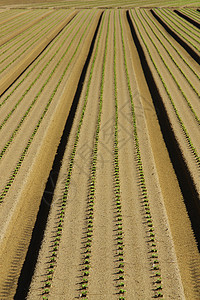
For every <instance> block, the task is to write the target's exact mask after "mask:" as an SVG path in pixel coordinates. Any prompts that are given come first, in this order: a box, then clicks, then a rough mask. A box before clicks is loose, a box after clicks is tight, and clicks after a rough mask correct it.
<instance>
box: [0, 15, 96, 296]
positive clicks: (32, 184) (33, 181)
mask: <svg viewBox="0 0 200 300" xmlns="http://www.w3.org/2000/svg"><path fill="white" fill-rule="evenodd" d="M96 22H97V21H96ZM94 30H95V23H94V25H93V26H92V27H91V29H90V30H89V32H88V34H87V37H86V38H85V41H86V43H85V45H84V46H83V47H82V51H83V52H81V55H80V53H77V57H76V63H75V64H74V67H73V72H72V71H71V72H70V74H69V75H68V81H67V83H68V86H67V90H65V91H64V90H63V88H64V87H63V88H62V90H61V91H60V96H58V100H59V101H58V100H57V101H58V102H57V103H56V102H55V105H54V108H50V113H49V115H48V117H47V118H46V120H45V122H43V123H42V125H41V129H40V131H39V132H38V135H37V136H36V139H35V141H34V144H33V146H32V147H31V149H30V152H29V153H28V155H27V159H26V160H25V162H24V165H23V167H22V169H21V170H20V173H19V174H18V177H17V178H16V181H15V183H14V184H16V186H15V189H11V190H10V192H9V195H8V197H7V199H6V200H7V202H6V201H5V202H4V203H3V204H2V205H1V217H2V216H4V218H3V219H4V220H5V215H6V214H5V213H4V212H5V210H7V208H8V207H9V206H10V204H11V202H12V200H14V203H13V206H12V207H11V209H10V211H9V212H8V213H7V220H6V221H7V222H6V224H4V228H3V229H5V227H6V231H5V230H4V231H3V232H2V233H3V235H2V233H1V283H0V287H1V290H0V297H1V299H13V295H14V292H15V289H16V284H17V277H18V276H19V272H20V270H21V267H22V264H23V260H24V258H25V254H26V251H27V247H28V243H29V241H30V237H31V232H32V227H33V225H34V222H35V218H36V214H37V210H38V206H39V200H40V199H41V196H42V193H43V190H44V185H45V182H46V180H47V177H48V174H49V171H50V168H51V165H52V162H53V159H54V155H55V151H56V149H57V145H58V143H59V140H60V136H61V134H62V130H63V127H64V124H65V122H66V118H67V116H68V112H69V109H70V106H71V101H72V99H73V97H74V94H75V91H76V86H77V83H78V80H79V77H80V72H81V70H82V67H83V64H84V62H85V57H86V55H87V52H88V50H89V45H90V43H91V39H92V37H93V34H94ZM79 52H80V50H79ZM58 119H59V122H58ZM55 125H56V126H55ZM41 140H42V142H41ZM17 187H18V188H17ZM16 191H17V193H16ZM9 200H11V201H9ZM24 201H25V203H26V205H24ZM24 216H26V218H25V219H26V221H27V225H25V224H24ZM3 219H2V218H1V220H2V221H1V222H3ZM22 224H24V226H22ZM16 232H17V234H16ZM13 238H15V240H16V241H15V242H14V243H13ZM18 245H20V246H19V247H18ZM21 246H23V247H21ZM8 249H9V250H8ZM5 257H6V259H5ZM2 258H4V259H3V260H2ZM11 287H12V288H11Z"/></svg>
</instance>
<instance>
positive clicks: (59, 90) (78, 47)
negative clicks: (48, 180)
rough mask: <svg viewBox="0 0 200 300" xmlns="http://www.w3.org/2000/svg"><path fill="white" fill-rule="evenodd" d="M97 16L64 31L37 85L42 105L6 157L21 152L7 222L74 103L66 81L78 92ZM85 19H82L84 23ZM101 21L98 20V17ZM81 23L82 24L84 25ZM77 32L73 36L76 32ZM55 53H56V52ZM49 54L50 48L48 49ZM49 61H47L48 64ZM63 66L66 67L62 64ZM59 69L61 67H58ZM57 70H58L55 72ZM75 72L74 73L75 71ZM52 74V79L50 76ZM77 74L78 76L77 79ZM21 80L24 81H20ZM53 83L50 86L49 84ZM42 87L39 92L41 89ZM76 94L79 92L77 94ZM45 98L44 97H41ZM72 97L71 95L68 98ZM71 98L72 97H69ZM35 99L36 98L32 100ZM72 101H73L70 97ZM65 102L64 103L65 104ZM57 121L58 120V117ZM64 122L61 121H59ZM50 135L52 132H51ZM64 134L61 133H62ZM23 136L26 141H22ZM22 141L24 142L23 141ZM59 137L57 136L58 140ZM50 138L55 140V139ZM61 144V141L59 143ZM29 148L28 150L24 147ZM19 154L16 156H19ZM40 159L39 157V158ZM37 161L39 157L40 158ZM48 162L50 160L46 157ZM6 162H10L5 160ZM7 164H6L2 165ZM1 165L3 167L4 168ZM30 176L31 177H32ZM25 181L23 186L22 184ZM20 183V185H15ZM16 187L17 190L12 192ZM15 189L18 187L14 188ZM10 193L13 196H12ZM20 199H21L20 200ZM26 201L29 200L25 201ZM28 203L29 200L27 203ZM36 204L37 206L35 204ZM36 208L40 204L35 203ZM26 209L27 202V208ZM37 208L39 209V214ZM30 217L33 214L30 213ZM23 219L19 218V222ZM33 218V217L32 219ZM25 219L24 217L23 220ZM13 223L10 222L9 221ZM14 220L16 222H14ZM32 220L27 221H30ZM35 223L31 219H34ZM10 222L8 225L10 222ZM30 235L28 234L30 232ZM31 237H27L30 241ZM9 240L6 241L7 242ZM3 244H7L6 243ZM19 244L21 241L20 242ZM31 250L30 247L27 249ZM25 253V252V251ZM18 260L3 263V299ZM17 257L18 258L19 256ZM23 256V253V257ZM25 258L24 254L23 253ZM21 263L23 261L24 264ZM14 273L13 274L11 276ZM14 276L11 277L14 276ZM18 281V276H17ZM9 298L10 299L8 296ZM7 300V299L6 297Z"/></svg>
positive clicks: (5, 206)
mask: <svg viewBox="0 0 200 300" xmlns="http://www.w3.org/2000/svg"><path fill="white" fill-rule="evenodd" d="M95 15H99V13H98V12H96V13H95V12H94V11H87V12H83V13H80V15H79V16H78V17H77V19H76V20H75V21H74V22H73V24H72V25H70V24H69V25H68V28H66V30H64V35H63V36H62V37H61V40H62V43H61V45H60V43H59V39H57V43H56V44H55V45H54V49H53V48H52V54H53V52H54V51H55V50H58V49H59V47H60V49H61V51H60V52H61V53H59V55H58V57H57V59H56V61H54V60H52V62H53V64H52V65H51V68H52V66H53V68H52V69H51V73H50V75H49V74H48V72H47V74H43V75H44V77H43V78H42V80H41V82H40V84H39V85H36V86H35V89H34V92H33V94H34V93H36V94H37V93H38V91H39V89H40V85H42V87H43V88H42V90H41V92H40V95H38V105H37V108H34V109H33V112H32V113H31V114H30V115H29V117H28V118H27V120H26V121H25V122H24V123H25V124H23V126H22V128H21V130H20V132H19V133H18V135H17V137H16V140H15V141H14V143H12V147H13V148H12V149H10V151H9V153H8V154H7V155H6V157H7V158H8V160H9V157H10V155H11V154H12V155H13V160H12V159H11V160H12V164H13V165H16V161H17V158H18V154H17V151H18V152H19V160H18V162H17V165H16V167H15V168H14V171H13V166H12V165H10V169H11V173H12V176H11V177H10V178H9V179H8V174H9V170H8V169H7V170H6V171H5V172H7V176H5V177H7V179H8V180H9V182H10V183H11V186H10V185H8V184H7V186H9V191H8V190H7V189H6V190H5V189H4V191H7V193H6V196H7V201H4V202H3V203H2V204H1V215H0V219H1V220H3V215H4V218H5V215H7V216H9V218H8V219H10V218H13V219H15V217H16V216H15V214H17V211H18V209H19V208H18V206H20V205H21V203H20V202H19V201H17V200H18V199H17V200H16V197H17V196H18V194H17V193H16V190H15V197H14V198H15V199H13V197H11V196H10V195H12V193H13V189H14V188H16V185H17V183H18V185H17V186H18V187H20V188H21V187H22V186H23V184H24V180H23V179H22V177H23V176H25V178H26V180H29V177H28V176H27V174H28V173H29V172H30V169H29V168H30V166H31V164H33V163H34V160H35V158H34V159H33V157H34V153H37V152H39V150H40V148H43V143H41V141H43V139H44V138H45V139H47V138H48V136H46V131H48V132H49V127H52V126H53V123H54V121H55V114H57V117H59V116H58V111H59V110H60V108H59V109H58V107H64V108H66V107H67V106H70V103H69V104H68V103H65V102H66V100H65V98H64V97H63V96H62V94H63V89H64V87H65V86H66V82H68V80H69V83H68V84H69V85H70V86H69V87H68V90H69V89H71V90H75V87H74V86H71V84H72V82H74V81H73V79H74V80H75V81H76V82H77V80H78V77H79V76H80V62H81V64H83V63H84V60H85V57H86V51H88V48H89V43H90V41H91V37H92V36H93V32H94V28H95V24H96V20H95V17H94V16H95ZM81 19H82V20H81ZM97 20H98V18H97ZM80 21H81V22H80ZM73 30H76V33H74V32H73ZM72 32H73V33H72ZM84 41H89V43H88V42H87V44H86V45H84ZM84 48H85V51H84V52H82V49H84ZM53 50H54V51H53ZM46 51H48V48H47V49H46ZM46 62H47V61H46ZM61 62H62V63H63V64H62V63H61ZM56 66H57V68H55V67H56ZM58 66H59V67H58ZM54 69H55V70H54ZM73 71H74V72H73ZM46 75H48V77H49V76H50V77H49V79H48V77H46ZM74 75H75V76H74ZM19 80H20V79H19ZM49 82H50V83H51V84H50V85H51V86H50V85H49V84H48V83H49ZM38 87H39V89H38ZM43 91H44V92H46V93H45V96H44V95H43ZM74 92H75V91H74ZM40 97H41V98H40ZM67 97H68V95H67ZM68 98H69V97H68ZM32 100H33V97H32ZM69 101H71V99H70V98H69ZM63 102H64V103H63ZM61 114H62V118H66V117H67V116H65V114H63V112H61ZM56 119H57V118H56ZM57 121H58V122H59V123H60V120H57ZM58 130H60V128H58V129H57V131H58ZM49 134H50V132H49ZM59 134H60V133H59ZM22 137H23V138H22ZM20 138H21V139H20ZM56 138H57V137H56ZM18 139H20V140H21V145H20V143H19V140H18ZM48 139H50V140H51V137H49V138H48ZM57 142H58V141H57ZM24 146H25V148H24ZM15 154H16V155H15ZM36 156H37V155H36ZM36 158H37V157H36ZM44 159H47V157H45V158H44ZM5 160H6V159H5ZM3 163H4V162H3V161H2V164H3ZM2 164H1V165H2ZM29 176H30V175H29ZM14 179H16V182H14ZM20 179H21V185H20V183H19V181H20ZM15 183H16V184H15ZM12 186H13V189H12ZM14 186H15V187H14ZM9 193H10V194H9ZM4 196H5V194H4ZM9 196H10V197H9ZM18 198H19V197H18ZM24 200H25V202H26V199H24ZM27 201H28V200H27ZM33 205H34V203H33ZM35 205H36V204H35ZM24 206H26V203H25V205H24ZM9 207H12V211H11V213H12V214H11V213H10V210H8V209H9ZM37 208H38V207H37V206H35V209H36V213H37ZM32 212H33V213H34V206H33V207H32V206H31V207H30V215H31V214H32ZM28 214H29V212H28ZM20 218H21V216H20V217H19V219H20ZM30 218H31V216H30ZM28 219H29V218H28ZM22 220H23V218H22ZM8 221H9V220H8ZM11 221H12V219H11ZM28 221H29V220H27V222H28ZM30 221H31V220H30ZM7 223H8V222H7ZM7 223H6V224H4V226H2V228H1V230H2V231H3V234H4V235H5V236H6V232H5V230H4V228H3V227H5V226H7V227H9V224H7ZM11 225H12V224H11ZM22 227H23V231H25V230H26V228H24V226H22ZM27 234H28V232H27ZM20 238H22V237H21V236H20V235H19V237H18V236H17V239H20ZM28 238H29V237H27V240H28ZM5 241H6V239H5ZM2 242H3V241H2ZM16 242H18V241H16ZM25 249H27V245H26V247H25ZM12 251H13V249H10V251H9V255H10V256H11V254H12ZM20 251H22V249H20ZM23 251H24V250H23ZM13 255H14V257H13V258H12V259H13V260H11V261H9V262H7V263H8V267H7V268H6V266H4V265H5V264H3V266H2V267H5V268H6V272H4V276H3V277H2V278H1V281H2V282H3V283H4V285H1V290H0V293H1V298H2V299H4V298H5V297H8V295H9V293H10V291H9V290H5V288H4V290H3V286H4V287H5V286H6V285H7V284H9V278H10V276H11V275H10V274H11V273H12V276H13V274H16V273H17V272H18V271H19V270H17V268H18V266H16V265H15V262H18V260H19V258H18V256H19V253H18V251H17V252H16V251H15V252H13ZM15 255H17V258H16V257H15ZM21 255H22V254H20V257H21ZM23 256H24V253H23ZM20 264H21V261H20ZM9 272H10V273H9ZM12 276H11V277H12ZM15 278H16V275H15ZM15 284H16V279H15ZM6 295H7V296H6ZM6 299H7V298H6Z"/></svg>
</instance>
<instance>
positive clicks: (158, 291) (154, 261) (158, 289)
mask: <svg viewBox="0 0 200 300" xmlns="http://www.w3.org/2000/svg"><path fill="white" fill-rule="evenodd" d="M120 27H121V36H122V44H123V54H124V65H125V71H126V79H127V84H128V91H129V97H130V101H131V110H132V118H133V133H134V141H135V148H136V162H137V170H138V176H139V183H140V188H141V193H142V199H143V208H144V212H145V219H146V227H147V232H148V237H149V239H148V244H149V248H150V252H151V257H150V258H151V270H152V272H153V276H152V278H153V280H154V284H155V288H154V289H153V291H154V298H159V297H163V293H162V279H161V272H160V266H159V260H158V250H157V245H156V237H155V232H154V226H153V220H152V215H151V211H150V205H149V199H148V191H147V186H146V183H145V175H144V169H143V163H142V157H141V151H140V145H139V137H138V131H137V125H136V114H135V107H134V99H133V94H132V90H131V84H130V77H129V72H128V67H127V59H126V50H125V43H124V35H123V27H122V22H121V16H120Z"/></svg>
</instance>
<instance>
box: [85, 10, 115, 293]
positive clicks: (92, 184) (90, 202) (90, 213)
mask: <svg viewBox="0 0 200 300" xmlns="http://www.w3.org/2000/svg"><path fill="white" fill-rule="evenodd" d="M104 18H105V15H104ZM103 22H104V19H103ZM103 22H102V27H101V32H100V36H101V34H102V30H103ZM109 23H110V12H109V19H108V27H107V35H106V44H105V50H104V57H103V67H102V76H101V85H100V99H99V112H98V119H97V125H96V132H95V141H94V146H93V151H92V152H93V153H92V160H91V174H90V178H89V191H88V199H87V209H86V214H87V219H86V223H87V224H86V227H87V232H86V237H85V239H84V249H85V251H84V254H83V255H84V257H83V268H82V270H81V272H82V283H81V287H80V292H81V294H80V295H81V297H84V299H87V293H88V276H89V274H90V267H91V262H90V253H91V247H92V237H93V219H94V204H95V203H94V201H95V189H96V165H97V151H98V143H99V132H100V124H101V115H102V104H103V89H104V77H105V64H106V56H107V48H108V33H109ZM100 36H99V38H100ZM97 50H98V48H97ZM94 62H95V61H94ZM93 67H94V65H93ZM91 71H92V72H93V68H92V69H91ZM90 74H91V73H90ZM91 77H92V74H91Z"/></svg>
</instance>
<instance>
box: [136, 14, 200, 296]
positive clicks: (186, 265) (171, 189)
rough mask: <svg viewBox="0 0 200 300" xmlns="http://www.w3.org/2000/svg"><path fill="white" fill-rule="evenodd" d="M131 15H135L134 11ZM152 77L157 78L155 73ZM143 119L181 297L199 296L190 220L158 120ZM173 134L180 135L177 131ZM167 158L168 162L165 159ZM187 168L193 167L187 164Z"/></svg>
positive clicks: (198, 265) (198, 266)
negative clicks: (161, 142) (160, 193)
mask: <svg viewBox="0 0 200 300" xmlns="http://www.w3.org/2000/svg"><path fill="white" fill-rule="evenodd" d="M133 15H134V16H135V17H136V15H135V14H133ZM136 20H137V17H136ZM138 24H139V23H138ZM140 29H141V26H140ZM147 59H148V61H149V58H148V55H147ZM152 70H153V67H152ZM154 74H155V75H156V72H154ZM155 78H156V79H157V77H156V76H155ZM139 82H140V80H139ZM157 83H158V86H159V89H160V90H161V91H162V90H163V88H162V85H161V83H159V80H158V81H157ZM163 97H164V96H163ZM145 99H146V97H145ZM145 103H146V101H145V102H144V105H145ZM146 104H147V103H146ZM147 109H148V104H147ZM172 117H173V119H172V121H173V124H175V118H174V114H173V113H171V114H170V118H172ZM146 120H147V124H149V125H148V128H149V134H150V138H151V144H152V149H153V153H154V159H155V162H156V165H157V171H158V175H159V182H160V187H161V190H162V195H163V198H164V203H165V208H166V212H167V216H168V220H169V224H170V229H171V234H172V237H173V243H174V247H175V251H176V257H177V260H178V266H179V269H180V274H181V279H182V283H183V287H184V293H185V297H186V299H199V275H200V274H199V270H200V255H199V252H198V249H197V246H196V242H195V239H194V236H193V232H192V229H191V224H190V220H189V218H188V215H187V212H186V208H185V205H184V203H183V199H182V195H181V193H180V190H179V186H178V183H177V182H176V180H175V174H174V172H173V169H172V165H171V163H170V161H169V157H168V155H167V153H166V151H162V150H161V149H162V148H161V147H160V143H159V140H158V134H157V130H155V128H157V127H158V124H157V125H156V124H155V125H153V126H152V124H153V123H152V115H150V114H148V111H147V112H146ZM154 126H156V127H154ZM174 128H175V125H174ZM176 128H177V126H176ZM155 132H156V135H155ZM179 132H180V131H179ZM176 136H178V137H180V136H181V134H179V135H176ZM183 145H184V144H183ZM185 148H186V147H185ZM154 149H155V150H154ZM187 158H188V156H187ZM167 161H168V163H166V162H167ZM190 170H193V169H192V168H190ZM194 171H195V170H194ZM172 178H174V179H172ZM197 178H198V177H197ZM191 253H192V256H191ZM191 266H193V268H194V270H195V271H194V273H193V272H192V270H191ZM194 274H196V278H195V277H194V276H195V275H194ZM194 278H195V279H194Z"/></svg>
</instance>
